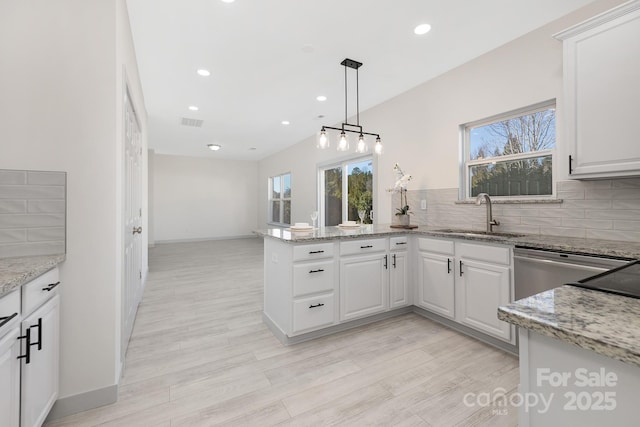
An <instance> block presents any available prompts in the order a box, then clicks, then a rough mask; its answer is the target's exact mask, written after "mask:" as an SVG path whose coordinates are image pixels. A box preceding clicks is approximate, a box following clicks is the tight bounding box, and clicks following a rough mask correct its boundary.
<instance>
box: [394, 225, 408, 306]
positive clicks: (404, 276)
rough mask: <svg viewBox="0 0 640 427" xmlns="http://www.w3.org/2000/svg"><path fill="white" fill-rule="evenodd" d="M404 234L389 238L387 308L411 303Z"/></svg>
mask: <svg viewBox="0 0 640 427" xmlns="http://www.w3.org/2000/svg"><path fill="white" fill-rule="evenodd" d="M407 245H408V239H407V237H406V236H402V237H392V238H390V239H389V250H390V252H389V308H391V309H393V308H399V307H405V306H407V305H410V304H411V301H412V300H411V292H410V290H409V256H408V248H407Z"/></svg>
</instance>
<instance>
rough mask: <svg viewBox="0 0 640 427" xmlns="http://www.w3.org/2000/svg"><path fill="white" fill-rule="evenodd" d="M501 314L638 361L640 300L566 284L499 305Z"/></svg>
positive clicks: (528, 326) (607, 353) (508, 319)
mask: <svg viewBox="0 0 640 427" xmlns="http://www.w3.org/2000/svg"><path fill="white" fill-rule="evenodd" d="M498 318H499V319H500V320H504V321H505V322H509V323H512V324H514V325H516V326H519V327H522V328H526V329H530V330H532V331H534V332H537V333H539V334H542V335H547V336H550V337H553V338H557V339H559V340H562V341H564V342H568V343H570V344H575V345H577V346H578V347H582V348H584V349H587V350H592V351H595V352H596V353H599V354H602V355H604V356H608V357H611V358H613V359H616V360H620V361H622V362H626V363H630V364H633V365H636V366H640V299H636V298H630V297H623V296H618V295H613V294H608V293H604V292H598V291H592V290H588V289H583V288H578V287H575V286H568V285H564V286H560V287H558V288H555V289H552V290H550V291H546V292H541V293H539V294H536V295H533V296H531V297H528V298H523V299H521V300H518V301H515V302H513V303H511V304H509V305H506V306H503V307H500V308H499V309H498Z"/></svg>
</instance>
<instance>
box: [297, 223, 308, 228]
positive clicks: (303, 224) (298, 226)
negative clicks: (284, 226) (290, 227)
mask: <svg viewBox="0 0 640 427" xmlns="http://www.w3.org/2000/svg"><path fill="white" fill-rule="evenodd" d="M294 227H295V228H307V227H309V223H308V222H296V223H295V225H294Z"/></svg>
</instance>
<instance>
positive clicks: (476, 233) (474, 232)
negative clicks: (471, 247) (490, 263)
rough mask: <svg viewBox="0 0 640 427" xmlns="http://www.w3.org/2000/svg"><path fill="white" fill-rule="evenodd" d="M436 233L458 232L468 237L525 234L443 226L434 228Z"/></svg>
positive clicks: (520, 235)
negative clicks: (439, 228) (438, 228)
mask: <svg viewBox="0 0 640 427" xmlns="http://www.w3.org/2000/svg"><path fill="white" fill-rule="evenodd" d="M434 231H435V232H436V233H447V234H457V235H463V236H467V237H481V238H491V237H522V236H524V234H519V233H501V232H498V231H492V232H488V231H480V230H462V229H457V228H443V229H441V230H434Z"/></svg>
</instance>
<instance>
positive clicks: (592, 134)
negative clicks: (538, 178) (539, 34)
mask: <svg viewBox="0 0 640 427" xmlns="http://www.w3.org/2000/svg"><path fill="white" fill-rule="evenodd" d="M555 37H556V38H557V39H559V40H562V41H563V43H564V96H565V99H564V120H565V123H564V125H565V126H564V127H565V138H566V140H567V144H568V145H567V146H568V147H569V156H570V157H569V159H568V161H569V164H570V168H569V173H570V177H572V178H576V179H582V178H585V179H586V178H606V177H623V176H634V175H640V133H639V132H638V130H637V129H636V126H635V125H636V123H637V121H638V118H639V117H640V78H639V77H638V76H640V53H639V52H640V0H635V1H631V2H627V3H624V4H622V5H620V6H619V7H616V8H614V9H612V10H610V11H608V12H605V13H603V14H600V15H597V16H595V17H593V18H591V19H589V20H587V21H585V22H583V23H580V24H578V25H576V26H574V27H571V28H569V29H567V30H565V31H563V32H561V33H558V34H556V35H555Z"/></svg>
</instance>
